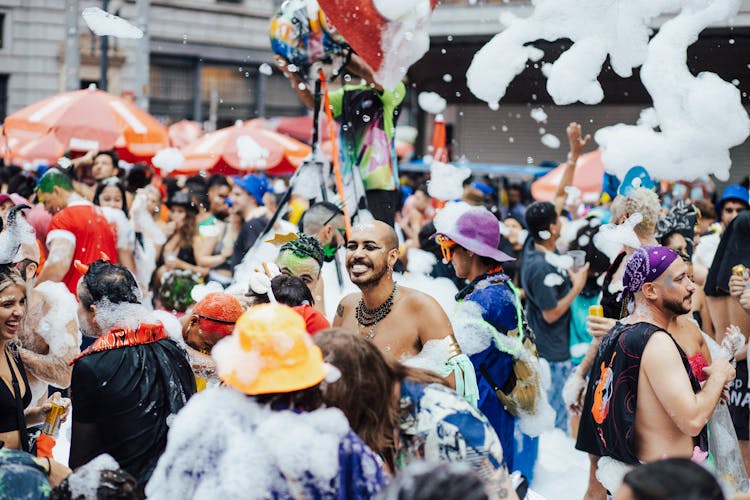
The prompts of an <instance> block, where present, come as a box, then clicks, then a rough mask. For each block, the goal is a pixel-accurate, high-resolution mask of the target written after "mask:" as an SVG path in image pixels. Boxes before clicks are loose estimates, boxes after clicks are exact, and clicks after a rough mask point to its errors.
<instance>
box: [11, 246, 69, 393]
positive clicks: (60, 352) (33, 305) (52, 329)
mask: <svg viewBox="0 0 750 500" xmlns="http://www.w3.org/2000/svg"><path fill="white" fill-rule="evenodd" d="M39 256H40V252H39V247H38V246H37V245H36V243H33V244H24V245H21V250H20V255H19V257H20V260H19V261H18V262H17V263H16V265H17V266H18V268H19V271H21V273H22V276H23V278H24V279H25V280H26V290H27V292H26V296H27V302H28V303H27V310H28V313H27V314H26V316H25V317H24V321H23V327H22V328H21V330H20V332H19V339H20V340H21V347H19V349H18V353H19V354H20V356H21V360H22V361H23V364H24V367H25V368H26V374H27V375H28V378H29V385H30V386H31V393H32V395H33V400H32V401H43V400H46V399H47V387H48V385H52V386H54V387H59V388H61V389H65V388H67V387H69V386H70V376H71V374H72V373H73V367H71V366H70V365H69V363H70V362H71V361H72V360H73V358H75V357H76V356H77V355H78V353H79V352H80V348H79V344H80V338H79V336H78V322H77V318H76V314H75V310H76V307H77V306H76V300H75V297H74V296H73V294H71V293H70V292H69V291H68V289H67V288H66V287H65V285H64V284H63V283H54V282H51V281H46V282H44V283H41V284H40V285H39V286H38V287H36V288H35V281H36V275H35V273H36V269H37V265H38V262H39Z"/></svg>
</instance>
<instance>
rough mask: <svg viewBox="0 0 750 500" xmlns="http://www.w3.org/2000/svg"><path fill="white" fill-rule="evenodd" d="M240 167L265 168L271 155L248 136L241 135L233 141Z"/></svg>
mask: <svg viewBox="0 0 750 500" xmlns="http://www.w3.org/2000/svg"><path fill="white" fill-rule="evenodd" d="M235 144H236V146H237V156H238V157H239V159H240V166H241V167H265V166H266V160H267V159H268V157H269V156H270V155H271V153H270V152H269V151H268V150H267V149H266V148H264V147H263V146H261V145H260V144H258V143H257V142H256V141H255V139H253V138H252V137H250V136H249V135H241V136H239V137H237V140H236V141H235Z"/></svg>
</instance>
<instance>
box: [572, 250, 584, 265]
mask: <svg viewBox="0 0 750 500" xmlns="http://www.w3.org/2000/svg"><path fill="white" fill-rule="evenodd" d="M568 255H570V256H571V257H572V258H573V268H574V269H580V268H582V267H583V266H584V265H585V264H586V252H585V251H584V250H570V251H569V252H568Z"/></svg>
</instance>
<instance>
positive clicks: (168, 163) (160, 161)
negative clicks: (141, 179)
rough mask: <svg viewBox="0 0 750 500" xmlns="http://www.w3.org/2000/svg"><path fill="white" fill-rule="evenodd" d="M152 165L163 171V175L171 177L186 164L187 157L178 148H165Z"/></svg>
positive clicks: (153, 160) (155, 157)
mask: <svg viewBox="0 0 750 500" xmlns="http://www.w3.org/2000/svg"><path fill="white" fill-rule="evenodd" d="M151 163H153V165H154V166H155V167H156V168H158V169H159V170H161V173H162V175H169V174H170V173H171V172H174V171H175V170H177V169H178V168H180V167H181V166H182V164H183V163H185V157H184V156H183V155H182V152H181V151H180V150H179V149H177V148H165V149H162V150H161V151H159V152H158V153H156V156H154V157H153V159H152V160H151Z"/></svg>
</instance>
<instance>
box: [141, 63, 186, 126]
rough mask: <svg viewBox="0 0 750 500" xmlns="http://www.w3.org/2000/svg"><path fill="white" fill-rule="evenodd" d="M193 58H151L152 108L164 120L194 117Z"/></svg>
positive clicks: (150, 108) (153, 112) (167, 121)
mask: <svg viewBox="0 0 750 500" xmlns="http://www.w3.org/2000/svg"><path fill="white" fill-rule="evenodd" d="M195 64H196V63H195V60H194V59H176V58H175V59H159V58H152V59H151V71H150V75H149V76H150V80H151V81H150V85H151V96H150V98H149V111H150V112H151V114H153V115H154V116H156V117H157V118H158V119H160V120H162V121H164V122H165V123H171V122H176V121H179V120H182V119H193V118H194V117H193V111H194V110H193V100H194V98H195Z"/></svg>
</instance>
